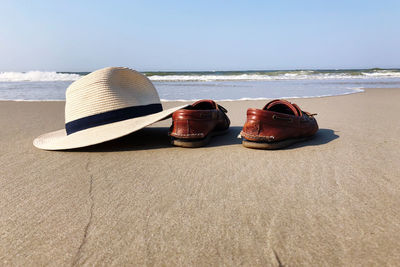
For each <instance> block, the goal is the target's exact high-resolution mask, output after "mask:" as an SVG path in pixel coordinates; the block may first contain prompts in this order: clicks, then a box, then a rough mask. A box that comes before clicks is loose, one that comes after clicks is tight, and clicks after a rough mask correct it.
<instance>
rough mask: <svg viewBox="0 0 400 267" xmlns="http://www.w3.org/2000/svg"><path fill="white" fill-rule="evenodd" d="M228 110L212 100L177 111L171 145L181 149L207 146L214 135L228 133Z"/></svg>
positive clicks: (171, 130) (170, 133)
mask: <svg viewBox="0 0 400 267" xmlns="http://www.w3.org/2000/svg"><path fill="white" fill-rule="evenodd" d="M225 113H227V110H226V109H225V108H223V107H221V106H220V105H217V104H216V103H215V102H214V101H212V100H200V101H197V102H195V103H194V104H192V105H190V106H188V107H186V108H184V109H180V110H178V111H175V112H174V113H173V114H172V126H171V128H170V132H169V135H170V136H171V143H172V144H173V145H175V146H181V147H200V146H204V145H206V144H207V143H208V142H209V141H210V138H211V137H212V136H214V135H219V134H224V133H226V132H227V131H228V129H229V125H230V120H229V118H228V116H226V114H225Z"/></svg>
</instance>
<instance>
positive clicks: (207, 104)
mask: <svg viewBox="0 0 400 267" xmlns="http://www.w3.org/2000/svg"><path fill="white" fill-rule="evenodd" d="M192 107H194V108H197V107H199V108H201V109H216V108H217V104H216V103H215V102H214V101H213V100H209V99H204V100H199V101H196V102H194V103H193V104H192Z"/></svg>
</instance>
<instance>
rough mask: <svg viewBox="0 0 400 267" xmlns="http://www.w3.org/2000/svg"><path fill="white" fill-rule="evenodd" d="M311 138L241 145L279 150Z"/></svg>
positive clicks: (244, 143) (244, 141)
mask: <svg viewBox="0 0 400 267" xmlns="http://www.w3.org/2000/svg"><path fill="white" fill-rule="evenodd" d="M311 138H313V136H309V137H302V138H292V139H286V140H283V141H279V142H268V143H267V142H254V141H249V140H243V141H242V145H243V146H244V147H247V148H255V149H269V150H273V149H280V148H284V147H288V146H290V145H293V144H295V143H298V142H303V141H307V140H310V139H311Z"/></svg>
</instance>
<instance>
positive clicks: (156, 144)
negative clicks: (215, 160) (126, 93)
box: [67, 126, 339, 152]
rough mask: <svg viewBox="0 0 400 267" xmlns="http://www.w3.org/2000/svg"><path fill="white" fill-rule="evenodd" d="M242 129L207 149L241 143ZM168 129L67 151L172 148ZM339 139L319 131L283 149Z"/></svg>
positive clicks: (231, 129) (331, 132)
mask: <svg viewBox="0 0 400 267" xmlns="http://www.w3.org/2000/svg"><path fill="white" fill-rule="evenodd" d="M241 130H242V127H239V126H231V127H229V131H228V132H227V133H226V134H224V135H219V136H214V137H213V138H211V141H210V143H209V144H207V145H206V146H205V148H207V147H218V146H229V145H237V144H241V143H242V139H241V138H237V136H238V135H239V133H240V131H241ZM168 131H169V127H146V128H143V129H141V130H139V131H137V132H134V133H131V134H129V135H126V136H124V137H120V138H118V139H114V140H110V141H107V142H104V143H101V144H97V145H93V146H88V147H83V148H78V149H73V150H67V151H69V152H117V151H136V150H149V149H162V148H170V147H173V146H172V145H171V142H170V137H169V136H168ZM337 138H339V135H337V134H336V132H335V131H334V130H331V129H319V131H318V132H317V133H316V135H315V136H314V138H313V139H311V140H308V141H305V142H300V143H297V144H294V145H292V146H290V147H287V148H284V149H296V148H300V147H304V146H318V145H323V144H327V143H329V142H331V141H332V140H335V139H337ZM281 150H282V149H281Z"/></svg>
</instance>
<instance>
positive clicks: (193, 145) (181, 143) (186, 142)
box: [171, 128, 229, 148]
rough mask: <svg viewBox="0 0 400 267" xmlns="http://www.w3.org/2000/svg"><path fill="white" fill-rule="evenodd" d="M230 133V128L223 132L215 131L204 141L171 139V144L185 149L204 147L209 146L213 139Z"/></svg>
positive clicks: (203, 139)
mask: <svg viewBox="0 0 400 267" xmlns="http://www.w3.org/2000/svg"><path fill="white" fill-rule="evenodd" d="M228 131H229V128H228V129H226V130H223V131H214V132H211V133H209V134H208V135H207V136H206V137H204V138H202V139H196V141H193V139H192V140H190V139H182V138H175V137H172V138H171V144H173V145H174V146H179V147H185V148H196V147H202V146H205V145H207V144H208V143H209V142H210V140H211V137H213V136H217V135H223V134H226V133H227V132H228Z"/></svg>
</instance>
